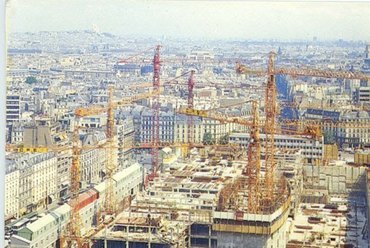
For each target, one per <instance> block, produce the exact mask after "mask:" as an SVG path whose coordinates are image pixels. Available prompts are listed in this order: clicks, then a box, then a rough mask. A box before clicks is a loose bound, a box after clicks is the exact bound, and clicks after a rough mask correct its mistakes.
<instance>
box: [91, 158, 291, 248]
mask: <svg viewBox="0 0 370 248" xmlns="http://www.w3.org/2000/svg"><path fill="white" fill-rule="evenodd" d="M219 154H222V155H221V156H217V155H219ZM208 155H209V156H208V157H207V158H206V159H204V156H196V157H195V158H192V159H189V160H188V161H184V162H178V163H175V164H172V165H171V166H170V167H169V168H167V169H166V170H165V171H164V172H163V173H161V174H159V176H158V177H156V178H155V179H154V180H153V181H152V182H150V185H149V187H147V189H146V190H145V191H143V192H141V193H139V194H138V195H137V196H136V198H135V199H134V200H133V201H132V202H131V206H130V208H128V209H126V210H125V211H123V212H122V213H120V214H119V215H118V216H117V218H116V221H115V222H114V223H112V224H111V225H109V226H107V227H106V228H105V229H103V230H101V231H100V232H99V233H97V234H96V235H95V236H94V237H93V240H94V245H93V247H96V248H99V247H111V248H113V247H241V244H243V247H246V245H247V247H285V244H286V240H287V239H286V237H285V233H286V223H287V222H286V220H287V218H288V214H289V207H290V201H291V195H290V189H289V187H288V186H287V182H286V181H285V180H283V179H281V180H275V187H274V194H273V197H274V199H273V201H269V199H267V198H266V196H265V195H266V193H265V190H264V185H260V191H259V192H261V195H260V196H259V197H257V198H256V197H253V198H250V193H249V190H248V186H247V180H248V178H246V176H245V175H244V174H243V170H244V168H245V163H246V162H245V161H242V160H240V159H238V158H237V156H236V158H235V160H232V159H230V157H231V156H230V155H235V154H227V152H223V153H222V152H220V153H217V152H215V153H209V154H208ZM250 199H252V200H255V199H258V202H253V203H252V204H250V203H249V204H248V202H249V201H250ZM250 205H254V206H256V207H255V208H253V209H250Z"/></svg>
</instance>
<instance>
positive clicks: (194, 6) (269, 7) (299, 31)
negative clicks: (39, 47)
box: [7, 0, 370, 41]
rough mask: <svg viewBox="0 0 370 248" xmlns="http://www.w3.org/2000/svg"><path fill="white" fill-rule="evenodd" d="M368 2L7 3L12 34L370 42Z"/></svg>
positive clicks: (82, 0)
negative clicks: (85, 33) (80, 32)
mask: <svg viewBox="0 0 370 248" xmlns="http://www.w3.org/2000/svg"><path fill="white" fill-rule="evenodd" d="M368 23H370V7H369V4H368V3H366V2H294V3H293V2H257V1H231V2H230V1H212V2H210V1H128V0H125V1H118V0H111V1H105V2H104V3H102V2H101V1H96V0H92V1H85V0H75V1H56V0H48V1H46V0H33V1H20V0H14V1H9V2H8V4H7V30H8V32H38V31H66V30H86V29H90V30H91V29H94V30H95V31H99V32H110V33H113V34H117V35H123V36H132V37H133V36H135V37H173V38H192V39H225V38H226V39H279V40H311V39H312V37H317V38H318V40H337V39H344V40H363V41H364V40H369V39H370V37H369V32H368V31H369V27H368Z"/></svg>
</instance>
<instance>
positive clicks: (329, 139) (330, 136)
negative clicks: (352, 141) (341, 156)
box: [323, 131, 335, 144]
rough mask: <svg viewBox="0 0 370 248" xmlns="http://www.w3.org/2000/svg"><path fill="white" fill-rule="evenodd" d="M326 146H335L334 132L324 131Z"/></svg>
mask: <svg viewBox="0 0 370 248" xmlns="http://www.w3.org/2000/svg"><path fill="white" fill-rule="evenodd" d="M323 135H324V144H334V143H335V137H334V134H333V132H330V131H324V133H323Z"/></svg>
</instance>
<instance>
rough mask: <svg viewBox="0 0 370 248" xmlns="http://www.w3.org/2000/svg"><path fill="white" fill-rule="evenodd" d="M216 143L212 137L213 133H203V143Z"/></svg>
mask: <svg viewBox="0 0 370 248" xmlns="http://www.w3.org/2000/svg"><path fill="white" fill-rule="evenodd" d="M214 143H215V140H214V139H213V138H212V134H211V133H208V132H207V133H204V135H203V144H204V145H213V144H214Z"/></svg>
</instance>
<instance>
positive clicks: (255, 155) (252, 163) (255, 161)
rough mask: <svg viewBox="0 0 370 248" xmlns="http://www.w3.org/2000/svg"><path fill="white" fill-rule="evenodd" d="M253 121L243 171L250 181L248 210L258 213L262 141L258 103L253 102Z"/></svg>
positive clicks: (248, 181)
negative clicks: (245, 164)
mask: <svg viewBox="0 0 370 248" xmlns="http://www.w3.org/2000/svg"><path fill="white" fill-rule="evenodd" d="M252 115H253V121H252V125H251V126H250V143H249V145H248V151H247V154H248V163H247V166H246V168H245V169H244V171H243V174H244V175H246V176H247V183H248V188H249V191H248V210H249V211H250V212H251V213H257V212H258V210H259V204H260V200H261V199H260V169H261V160H260V159H261V142H260V134H259V113H258V103H257V102H256V101H253V102H252Z"/></svg>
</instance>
